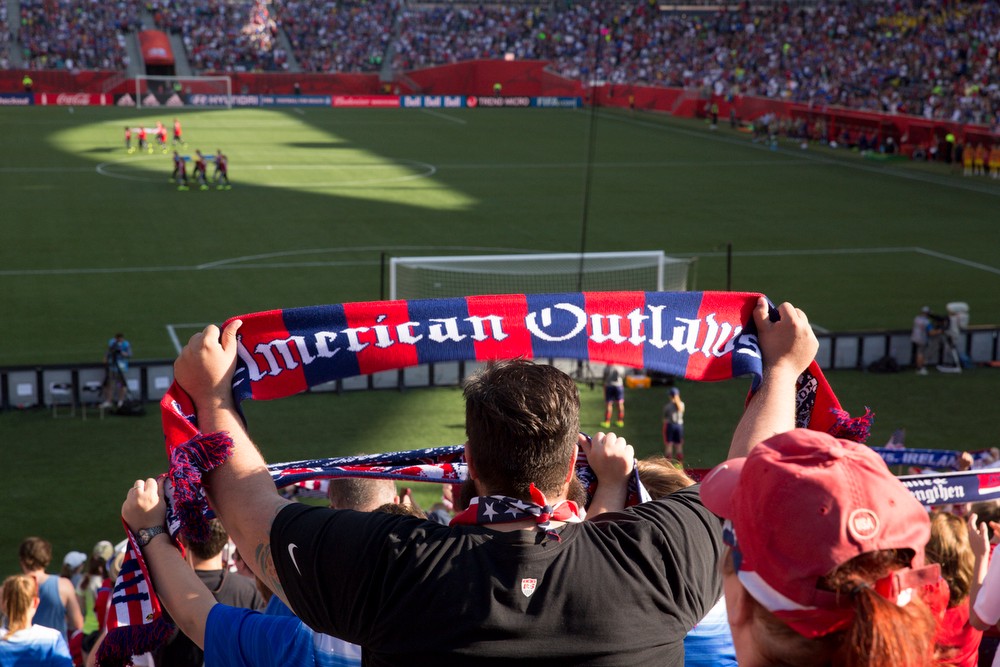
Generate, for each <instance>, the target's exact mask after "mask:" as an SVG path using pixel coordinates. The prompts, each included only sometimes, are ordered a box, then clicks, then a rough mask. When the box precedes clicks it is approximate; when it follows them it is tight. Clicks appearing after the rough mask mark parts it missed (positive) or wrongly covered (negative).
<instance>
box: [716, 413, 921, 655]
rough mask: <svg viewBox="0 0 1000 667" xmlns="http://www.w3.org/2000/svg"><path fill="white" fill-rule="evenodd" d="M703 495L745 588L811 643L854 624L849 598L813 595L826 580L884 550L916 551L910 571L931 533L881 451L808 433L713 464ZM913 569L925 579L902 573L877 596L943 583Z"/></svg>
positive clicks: (901, 601) (821, 592)
mask: <svg viewBox="0 0 1000 667" xmlns="http://www.w3.org/2000/svg"><path fill="white" fill-rule="evenodd" d="M701 498H702V501H703V502H704V503H705V507H707V508H708V509H709V510H711V511H712V512H713V513H715V514H717V515H719V516H721V517H723V518H724V519H728V521H727V522H726V527H725V528H724V533H725V537H726V541H727V543H729V544H730V546H732V547H733V556H734V564H735V566H736V571H737V576H738V577H739V579H740V582H741V583H742V584H743V586H744V588H746V589H747V591H748V592H749V593H750V594H751V595H752V596H753V597H754V599H756V600H757V601H758V602H760V603H761V604H762V605H763V606H764V607H765V608H766V609H768V610H769V611H771V612H772V613H774V614H775V615H776V616H778V617H779V618H781V619H782V620H784V621H785V623H787V624H788V625H789V626H790V627H792V628H793V629H794V630H795V631H797V632H798V633H799V634H802V635H803V636H806V637H819V636H822V635H825V634H828V633H830V632H834V631H836V630H839V629H841V628H844V627H846V626H847V625H849V624H850V622H851V619H853V604H852V603H850V601H849V600H845V599H844V598H845V597H846V596H843V595H841V596H838V595H837V594H835V593H833V592H830V591H827V590H821V589H819V588H817V584H818V583H819V580H820V579H821V578H822V577H824V576H825V575H827V574H829V573H830V572H832V571H833V570H834V569H836V568H837V567H838V566H840V565H842V564H843V563H845V562H847V561H849V560H850V559H852V558H854V557H855V556H858V555H860V554H863V553H867V552H870V551H880V550H884V549H910V550H912V551H913V553H914V558H913V562H912V563H911V566H912V567H914V568H919V567H920V566H922V565H923V560H924V546H925V545H926V544H927V540H928V539H929V538H930V532H931V529H930V519H929V518H928V516H927V511H926V510H925V509H924V508H923V506H921V504H920V503H919V502H918V501H917V500H916V498H914V497H913V495H912V494H911V493H910V492H909V491H908V490H907V489H906V487H904V486H903V485H902V483H900V482H899V480H897V479H896V478H895V477H894V476H893V475H892V473H891V472H889V468H888V467H887V466H886V464H885V462H883V460H882V458H881V457H880V456H879V455H878V454H876V453H875V452H873V451H872V450H871V449H870V448H869V447H867V446H865V445H860V444H858V443H855V442H850V441H848V440H840V439H837V438H834V437H833V436H831V435H828V434H826V433H822V432H820V431H813V430H808V429H796V430H794V431H789V432H787V433H781V434H779V435H776V436H773V437H771V438H768V439H767V440H765V441H763V442H762V443H760V444H758V445H757V446H756V447H754V448H753V449H752V450H751V451H750V454H749V456H747V457H746V458H738V459H731V460H729V461H726V462H725V463H722V464H720V465H718V466H716V467H715V468H713V469H712V471H711V472H709V474H708V475H707V476H706V477H705V479H704V480H703V481H702V484H701ZM931 569H933V570H934V572H931V571H930V570H931ZM907 572H912V573H914V574H916V575H919V576H917V577H905V576H904V577H902V578H901V577H899V576H896V577H895V578H894V579H893V580H892V581H890V582H887V584H886V586H887V588H886V589H885V590H880V591H879V592H880V593H883V595H886V597H890V599H893V600H897V603H899V604H904V603H905V601H906V600H908V599H909V597H910V596H911V595H912V593H908V592H907V588H914V589H916V588H918V587H920V586H923V585H926V584H929V583H932V582H934V581H936V580H937V579H938V578H939V569H938V568H937V566H934V567H933V568H929V569H926V570H909V571H907ZM900 574H901V575H904V574H906V572H901V573H900ZM879 583H882V582H879ZM897 598H898V599H897Z"/></svg>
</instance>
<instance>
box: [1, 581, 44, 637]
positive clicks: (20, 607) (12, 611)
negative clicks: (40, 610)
mask: <svg viewBox="0 0 1000 667" xmlns="http://www.w3.org/2000/svg"><path fill="white" fill-rule="evenodd" d="M36 597H38V584H37V583H36V582H35V580H34V579H33V578H32V577H29V576H28V575H25V574H16V575H14V576H11V577H7V578H6V579H4V582H3V593H2V594H0V607H2V609H3V613H4V614H5V615H6V616H7V619H8V622H7V630H8V632H7V636H6V638H10V636H11V635H12V634H14V633H15V632H17V631H18V630H24V629H26V628H30V627H31V619H30V612H31V608H32V606H33V604H32V603H33V602H34V601H35V598H36Z"/></svg>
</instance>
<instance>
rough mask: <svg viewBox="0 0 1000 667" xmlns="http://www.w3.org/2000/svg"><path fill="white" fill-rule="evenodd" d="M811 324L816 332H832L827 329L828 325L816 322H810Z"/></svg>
mask: <svg viewBox="0 0 1000 667" xmlns="http://www.w3.org/2000/svg"><path fill="white" fill-rule="evenodd" d="M809 326H811V327H812V330H813V331H815V332H816V333H821V334H828V333H830V330H829V329H827V328H826V327H821V326H820V325H818V324H816V323H815V322H810V323H809Z"/></svg>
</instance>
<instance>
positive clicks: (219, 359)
mask: <svg viewBox="0 0 1000 667" xmlns="http://www.w3.org/2000/svg"><path fill="white" fill-rule="evenodd" d="M242 324H243V322H241V321H240V320H234V321H232V322H230V323H229V325H228V326H227V327H226V328H225V330H224V331H222V334H221V337H220V334H219V328H218V327H217V326H215V325H209V326H208V327H206V328H205V330H204V331H202V332H201V333H198V334H195V335H194V336H192V337H191V340H190V341H188V344H187V345H185V346H184V349H183V350H181V354H180V356H179V357H178V358H177V361H176V362H174V378H175V379H176V380H177V383H178V384H179V385H180V386H181V387H182V388H183V389H184V391H186V392H187V393H188V394H189V395H190V396H191V399H192V400H193V401H194V405H195V408H196V409H197V412H198V427H199V428H200V429H201V431H202V432H204V433H214V432H216V431H225V432H227V433H228V434H229V435H230V437H231V438H232V439H233V453H232V456H231V457H230V458H229V460H228V461H226V462H225V463H224V464H223V465H221V466H219V467H218V468H216V469H215V470H212V471H211V472H209V473H208V474H207V475H206V476H205V490H206V491H207V493H208V499H209V502H210V503H211V505H212V509H214V510H215V512H216V514H218V516H219V518H220V519H221V521H222V523H223V525H225V527H226V530H227V531H228V532H229V535H230V536H231V537H232V538H233V542H235V543H236V546H237V548H238V549H239V550H240V553H241V554H243V555H244V558H245V560H246V562H247V564H248V565H249V566H250V568H251V569H252V570H253V571H254V573H256V575H257V576H258V577H260V578H261V580H262V581H263V582H264V583H265V584H266V585H267V587H268V588H270V589H271V590H272V591H274V592H275V593H277V594H278V595H279V596H280V597H281V598H282V600H285V595H284V591H283V590H282V587H281V582H279V581H278V575H277V573H276V571H275V569H274V561H273V560H272V559H271V545H270V532H271V522H272V521H273V519H274V517H275V515H277V513H278V512H279V511H280V510H281V508H282V507H284V506H285V505H286V504H288V501H287V500H284V499H283V498H282V497H281V496H279V495H278V492H277V490H276V489H275V487H274V482H273V481H272V480H271V476H270V475H269V474H268V472H267V467H266V465H265V463H264V457H263V456H261V454H260V452H259V451H258V450H257V447H256V446H255V445H254V444H253V442H252V441H251V440H250V436H249V435H248V434H247V432H246V429H244V428H243V422H242V420H241V419H240V416H239V414H238V413H237V411H236V404H235V402H234V400H233V390H232V380H233V372H234V371H235V370H236V331H237V330H238V329H239V328H240V325H242ZM285 602H286V603H287V600H285Z"/></svg>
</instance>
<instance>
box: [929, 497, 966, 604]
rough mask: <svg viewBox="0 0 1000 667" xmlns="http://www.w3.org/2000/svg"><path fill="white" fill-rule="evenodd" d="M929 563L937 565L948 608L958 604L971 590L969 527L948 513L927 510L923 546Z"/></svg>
mask: <svg viewBox="0 0 1000 667" xmlns="http://www.w3.org/2000/svg"><path fill="white" fill-rule="evenodd" d="M924 554H925V556H926V558H927V562H929V563H938V564H939V565H940V566H941V576H942V577H944V580H945V581H947V582H948V588H949V590H950V591H951V596H950V598H949V599H948V607H949V608H951V607H956V606H958V605H960V604H961V603H962V602H963V601H965V599H966V598H967V597H969V592H970V591H971V590H972V576H973V570H974V568H975V555H973V553H972V547H971V546H970V545H969V527H968V526H967V525H966V523H965V521H963V520H962V519H960V518H959V517H957V516H955V515H954V514H949V513H948V512H931V539H930V541H929V542H927V546H926V547H925V548H924Z"/></svg>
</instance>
